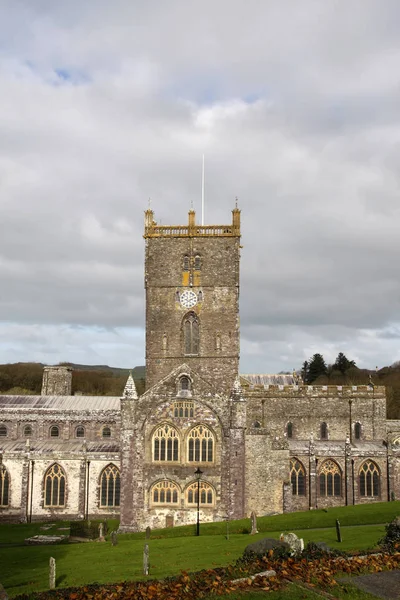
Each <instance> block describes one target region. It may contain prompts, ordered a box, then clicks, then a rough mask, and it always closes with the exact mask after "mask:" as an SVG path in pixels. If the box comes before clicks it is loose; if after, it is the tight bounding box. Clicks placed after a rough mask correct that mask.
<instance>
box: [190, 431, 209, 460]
mask: <svg viewBox="0 0 400 600" xmlns="http://www.w3.org/2000/svg"><path fill="white" fill-rule="evenodd" d="M188 460H189V462H213V460H214V435H213V434H212V432H211V431H210V430H209V429H208V427H205V425H197V427H194V428H193V429H192V430H191V431H190V433H189V436H188Z"/></svg>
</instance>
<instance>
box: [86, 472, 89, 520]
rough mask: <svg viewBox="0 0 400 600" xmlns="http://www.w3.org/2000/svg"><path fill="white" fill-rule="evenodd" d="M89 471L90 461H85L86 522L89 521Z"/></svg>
mask: <svg viewBox="0 0 400 600" xmlns="http://www.w3.org/2000/svg"><path fill="white" fill-rule="evenodd" d="M89 469H90V460H88V461H86V521H88V520H89Z"/></svg>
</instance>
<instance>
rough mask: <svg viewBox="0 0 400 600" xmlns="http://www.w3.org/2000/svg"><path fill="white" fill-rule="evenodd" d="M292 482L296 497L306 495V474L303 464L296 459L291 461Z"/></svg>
mask: <svg viewBox="0 0 400 600" xmlns="http://www.w3.org/2000/svg"><path fill="white" fill-rule="evenodd" d="M290 482H291V484H292V494H293V495H294V496H305V495H306V472H305V469H304V467H303V465H302V464H301V462H300V461H299V460H297V459H296V458H293V459H292V460H291V461H290Z"/></svg>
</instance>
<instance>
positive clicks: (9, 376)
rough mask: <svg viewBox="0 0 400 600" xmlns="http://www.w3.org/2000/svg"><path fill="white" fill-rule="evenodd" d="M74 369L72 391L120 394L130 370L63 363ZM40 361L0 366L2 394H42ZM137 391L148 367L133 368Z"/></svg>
mask: <svg viewBox="0 0 400 600" xmlns="http://www.w3.org/2000/svg"><path fill="white" fill-rule="evenodd" d="M60 365H61V366H68V367H71V368H72V393H73V394H75V393H76V394H78V393H80V394H83V395H88V396H121V394H122V392H123V390H124V387H125V384H126V380H127V377H128V375H129V371H130V369H121V368H119V367H109V366H108V365H78V364H74V363H66V362H64V363H60ZM44 366H45V365H43V364H41V363H14V364H5V365H0V393H1V394H21V395H24V394H40V392H41V389H42V375H43V367H44ZM132 376H133V379H134V381H135V384H136V389H137V391H138V394H139V395H140V394H143V392H144V389H145V377H146V368H145V367H144V366H138V367H135V368H134V369H132Z"/></svg>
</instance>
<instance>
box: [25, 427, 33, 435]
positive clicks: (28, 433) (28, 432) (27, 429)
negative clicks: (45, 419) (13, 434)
mask: <svg viewBox="0 0 400 600" xmlns="http://www.w3.org/2000/svg"><path fill="white" fill-rule="evenodd" d="M31 435H32V425H25V427H24V436H25V437H30V436H31Z"/></svg>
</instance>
